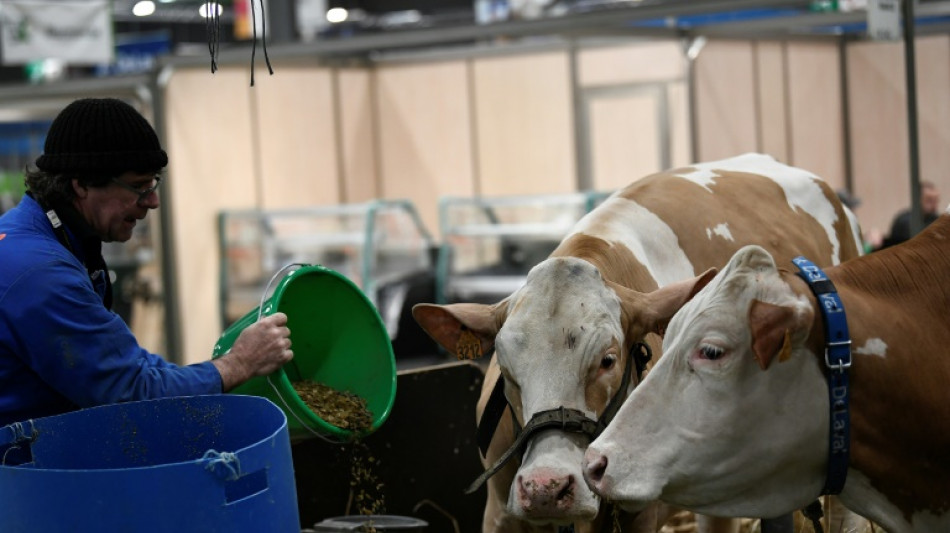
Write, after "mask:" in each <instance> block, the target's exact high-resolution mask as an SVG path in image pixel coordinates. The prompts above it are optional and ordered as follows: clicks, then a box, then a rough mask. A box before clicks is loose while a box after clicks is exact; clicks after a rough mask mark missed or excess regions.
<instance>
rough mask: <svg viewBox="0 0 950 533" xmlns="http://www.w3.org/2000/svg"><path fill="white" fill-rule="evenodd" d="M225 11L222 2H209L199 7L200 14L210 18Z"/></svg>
mask: <svg viewBox="0 0 950 533" xmlns="http://www.w3.org/2000/svg"><path fill="white" fill-rule="evenodd" d="M223 11H224V8H223V7H221V4H219V3H217V2H208V3H207V4H201V7H199V8H198V14H199V15H201V16H202V17H204V18H208V17H211V16H214V15H218V16H219V17H220V16H221V13H222V12H223Z"/></svg>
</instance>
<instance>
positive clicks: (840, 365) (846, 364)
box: [825, 339, 851, 372]
mask: <svg viewBox="0 0 950 533" xmlns="http://www.w3.org/2000/svg"><path fill="white" fill-rule="evenodd" d="M841 346H847V347H848V358H847V360H844V359H842V360H841V361H838V362H837V363H834V364H833V363H832V362H831V360H830V359H829V358H828V353H829V352H830V351H831V348H839V347H841ZM825 366H827V367H828V368H830V369H831V370H834V371H836V372H844V371H845V370H847V369H849V368H851V339H848V340H846V341H838V342H829V343H828V344H826V345H825Z"/></svg>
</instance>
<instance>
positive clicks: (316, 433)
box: [257, 263, 339, 444]
mask: <svg viewBox="0 0 950 533" xmlns="http://www.w3.org/2000/svg"><path fill="white" fill-rule="evenodd" d="M306 266H310V265H308V264H307V263H289V264H286V265H284V266H283V267H282V268H281V269H280V270H278V271H277V272H275V273H274V275H273V276H271V278H270V281H268V282H267V286H266V287H264V292H263V294H261V304H260V305H259V306H257V321H258V322H260V321H261V318H263V316H264V302H265V301H267V293H268V292H269V291H270V286H271V284H272V283H274V280H276V279H277V277H278V276H280V275H281V274H283V273H284V272H285V271H286V270H287V269H289V268H291V267H298V268H299V267H306ZM290 364H293V365H294V367H295V368H296V363H294V361H293V359H291V360H290ZM297 373H298V374H299V373H300V370H299V369H298V370H297ZM266 380H267V384H268V385H270V387H271V388H272V389H274V394H276V395H277V398H279V399H280V403H282V404H283V405H284V411H285V412H287V413H290V415H291V416H293V417H294V418H295V419H296V420H297V423H298V424H300V426H301V427H303V428H305V429H306V430H307V431H309V432H310V433H313V434H314V436H316V437H319V438H320V439H323V440H324V441H326V442H329V443H331V444H339V441H336V440H334V439H331V438H329V437H327V436H326V435H324V434H323V433H320V432H319V431H315V430H314V429H313V428H312V427H310V425H309V424H307V423H306V422H304V421H303V420H301V419H300V417H299V416H297V413H296V412H295V411H294V410H293V409H291V408H290V405H289V404H288V403H287V400H285V399H284V396H283V395H282V394H281V393H280V390H279V389H278V388H277V385H274V382H273V380H271V377H270V375H268V376H267V377H266Z"/></svg>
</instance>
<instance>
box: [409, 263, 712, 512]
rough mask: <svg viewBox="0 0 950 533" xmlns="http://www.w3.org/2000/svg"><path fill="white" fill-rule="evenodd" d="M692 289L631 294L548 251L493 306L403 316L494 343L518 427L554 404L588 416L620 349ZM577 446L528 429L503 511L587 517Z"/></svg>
mask: <svg viewBox="0 0 950 533" xmlns="http://www.w3.org/2000/svg"><path fill="white" fill-rule="evenodd" d="M713 274H714V271H710V272H708V273H707V274H706V276H707V277H709V278H711V277H712V275H713ZM693 286H694V282H693V281H689V282H682V283H677V284H674V285H673V286H671V287H670V289H669V290H667V291H664V292H663V293H659V294H658V296H654V294H657V293H648V294H644V293H639V292H636V291H633V290H630V289H627V288H625V287H621V286H619V285H616V284H613V283H611V282H607V281H605V280H604V279H603V277H602V276H601V273H600V271H599V270H598V269H597V268H596V267H595V266H594V265H592V264H591V263H589V262H587V261H584V260H582V259H578V258H573V257H555V258H549V259H547V260H545V261H543V262H541V263H540V264H538V265H537V266H535V267H534V268H533V269H532V270H531V271H530V272H529V274H528V277H527V280H526V282H525V285H524V286H523V287H522V288H521V289H519V290H518V291H516V292H515V293H514V294H512V295H511V296H509V297H508V298H506V299H505V300H503V301H501V302H499V303H498V304H495V305H490V306H489V305H481V304H470V303H466V304H451V305H446V306H438V305H431V304H420V305H417V306H415V307H414V309H413V315H414V317H415V318H416V320H417V321H418V322H419V324H420V325H421V326H422V327H423V329H425V330H426V331H427V332H428V333H429V335H430V336H432V337H433V339H435V340H436V341H437V342H439V343H440V344H441V345H442V346H444V347H445V348H446V349H447V350H449V351H450V352H452V353H456V354H474V355H481V354H484V353H487V352H488V351H490V349H491V348H492V347H494V349H495V354H496V358H497V363H498V365H499V366H500V369H501V373H502V375H503V376H504V379H505V386H506V388H505V395H506V397H507V399H508V402H509V404H510V405H511V406H512V409H513V410H514V412H515V415H516V417H517V419H518V421H519V423H520V424H521V425H522V426H524V425H525V423H526V422H528V421H529V420H531V419H532V417H533V416H534V415H535V414H537V413H539V412H542V411H546V410H550V409H556V408H558V407H564V408H567V409H574V410H577V411H580V412H581V413H583V414H584V415H585V416H586V417H588V418H590V419H593V420H597V419H598V417H599V416H600V414H601V413H602V412H603V411H604V408H605V407H606V406H607V405H608V403H609V402H610V400H611V398H613V396H614V395H615V394H616V393H617V391H618V390H619V389H620V385H621V381H622V378H623V374H624V372H625V370H626V368H627V366H628V365H631V364H633V363H632V362H631V361H630V360H629V358H628V357H626V351H627V350H629V348H630V347H631V346H632V345H633V344H634V343H635V342H637V341H640V340H642V339H643V338H644V336H645V335H646V334H647V333H649V332H653V331H658V330H660V329H661V328H663V327H665V325H666V323H667V322H668V321H669V319H670V318H671V317H672V316H673V313H674V312H675V311H676V310H677V309H679V308H680V307H681V306H682V305H683V303H684V302H685V301H686V300H688V299H689V297H691V296H692V294H694V291H693V290H692V288H693ZM634 380H635V378H634ZM587 444H588V437H587V436H585V435H582V434H577V433H565V432H563V431H559V430H553V429H552V430H542V431H540V432H538V433H536V434H534V435H533V436H532V438H531V439H530V440H529V441H528V443H527V446H526V449H525V453H524V456H523V457H522V458H521V466H520V468H519V470H518V473H517V475H516V476H515V479H514V481H513V483H512V486H511V488H510V492H509V499H508V512H509V513H510V514H512V515H514V516H516V517H519V518H523V519H525V520H529V521H532V522H536V523H568V522H572V521H575V520H590V519H592V518H593V517H594V516H596V514H597V512H598V509H599V506H600V501H599V499H598V498H597V497H596V496H595V495H594V494H593V493H592V492H591V491H590V489H589V488H588V486H587V485H586V484H585V483H584V480H583V472H582V470H581V465H582V461H583V456H584V450H585V448H586V446H587Z"/></svg>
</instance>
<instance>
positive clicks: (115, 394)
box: [0, 196, 221, 427]
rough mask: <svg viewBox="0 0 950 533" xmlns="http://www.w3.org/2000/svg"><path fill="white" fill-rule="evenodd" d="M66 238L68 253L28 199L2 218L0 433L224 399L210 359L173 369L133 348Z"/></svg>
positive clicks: (74, 246)
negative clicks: (74, 417) (148, 403)
mask: <svg viewBox="0 0 950 533" xmlns="http://www.w3.org/2000/svg"><path fill="white" fill-rule="evenodd" d="M68 238H69V239H70V244H71V246H70V248H67V247H66V246H64V245H63V244H62V243H60V241H59V240H57V237H56V233H55V232H54V229H53V226H52V225H51V223H50V221H49V219H48V218H47V216H46V213H45V212H44V210H43V208H42V207H41V206H40V205H39V204H38V203H37V202H36V201H35V200H34V199H33V198H31V197H29V196H25V197H24V198H23V200H22V201H20V203H19V204H18V205H17V206H16V207H15V208H13V209H11V210H10V211H8V212H7V213H5V214H4V215H3V216H0V427H2V426H4V425H6V424H9V423H11V422H18V421H24V420H27V419H31V418H37V417H42V416H49V415H55V414H60V413H64V412H67V411H72V410H75V409H77V408H83V407H92V406H96V405H103V404H111V403H118V402H125V401H133V400H146V399H153V398H163V397H169V396H187V395H197V394H214V393H220V392H221V376H220V374H219V373H218V371H217V369H216V368H214V365H212V364H211V362H210V361H207V362H204V363H199V364H194V365H188V366H179V365H175V364H172V363H169V362H167V361H165V360H164V359H162V358H161V357H160V356H158V355H156V354H153V353H151V352H149V351H148V350H146V349H144V348H142V347H141V346H139V344H138V341H136V339H135V336H134V335H133V334H132V332H131V331H130V330H129V328H128V326H127V325H126V324H125V322H124V321H123V320H122V318H121V317H120V316H119V315H117V314H115V313H114V312H112V311H110V310H109V309H107V308H106V307H105V305H103V296H104V290H105V284H103V283H98V284H97V286H94V284H93V283H94V282H93V280H91V279H90V274H89V273H88V272H87V270H86V266H85V264H84V260H85V259H86V258H84V257H82V255H84V252H83V247H82V246H81V245H80V244H81V243H80V242H79V240H78V238H77V236H76V233H75V231H74V230H73V229H71V230H70V231H69V232H68ZM103 275H107V274H106V273H103ZM97 281H99V280H98V279H97ZM97 289H98V290H97Z"/></svg>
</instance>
